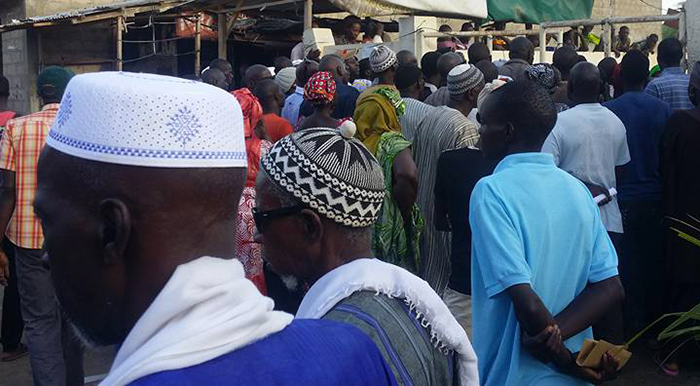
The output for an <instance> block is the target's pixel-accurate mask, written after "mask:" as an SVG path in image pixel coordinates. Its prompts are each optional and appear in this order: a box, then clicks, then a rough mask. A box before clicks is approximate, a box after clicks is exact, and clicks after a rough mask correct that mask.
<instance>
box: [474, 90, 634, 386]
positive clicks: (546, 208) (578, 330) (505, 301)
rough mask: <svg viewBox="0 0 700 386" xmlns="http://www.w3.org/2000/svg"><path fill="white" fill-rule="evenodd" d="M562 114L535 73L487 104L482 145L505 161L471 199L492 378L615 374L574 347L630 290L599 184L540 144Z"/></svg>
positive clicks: (597, 378)
mask: <svg viewBox="0 0 700 386" xmlns="http://www.w3.org/2000/svg"><path fill="white" fill-rule="evenodd" d="M556 116H557V115H556V109H555V107H554V103H553V102H552V100H551V98H550V96H549V94H548V93H547V92H546V91H545V90H544V89H542V88H540V87H539V86H537V85H536V84H534V83H530V82H527V81H516V82H511V83H508V84H506V85H505V86H503V87H501V88H500V89H498V90H496V91H494V92H493V93H492V94H491V96H489V97H488V99H487V100H486V101H485V102H484V105H483V106H482V108H481V110H480V120H481V124H482V126H481V141H482V150H483V152H484V154H485V155H486V156H487V157H489V158H492V159H496V160H501V161H500V163H499V164H498V166H497V167H496V170H495V172H494V174H493V175H492V176H489V177H485V178H483V179H482V180H481V181H479V183H478V184H477V186H476V188H475V189H474V192H473V193H472V197H471V202H470V215H469V220H470V224H471V228H472V232H473V236H472V311H473V328H474V333H473V336H474V340H473V343H474V349H475V351H476V353H477V356H478V358H479V376H480V378H481V382H482V385H487V386H488V385H498V386H501V385H534V384H537V385H557V386H559V385H585V384H587V382H591V383H599V382H602V381H605V380H608V379H611V378H613V377H614V376H615V370H616V367H617V360H615V359H614V358H613V357H612V356H609V355H607V354H606V355H605V356H604V360H603V367H602V369H599V370H592V369H585V368H582V367H579V366H577V365H576V363H575V361H574V356H573V354H572V352H577V351H579V349H580V348H581V346H582V344H583V341H584V339H586V338H592V337H593V335H592V332H591V328H590V326H591V325H592V324H593V323H595V322H596V321H597V320H598V319H600V317H601V316H602V315H603V314H604V313H605V312H606V311H607V310H608V308H609V307H610V306H611V305H613V304H616V303H619V301H620V300H621V299H622V297H623V296H624V291H623V289H622V285H621V284H620V281H619V278H618V273H617V255H616V254H615V249H614V248H613V245H612V242H611V241H610V238H609V236H608V233H607V232H606V230H605V227H604V226H603V223H602V222H601V220H600V214H599V210H598V207H597V206H596V204H595V203H594V201H593V199H592V198H591V194H590V192H589V191H588V189H587V188H586V187H585V186H584V184H583V183H581V182H580V181H579V180H577V179H576V178H574V177H573V176H571V175H569V174H568V173H566V172H565V171H563V170H561V169H559V168H557V167H556V166H555V165H554V160H553V157H552V155H551V154H546V153H540V152H539V150H540V148H541V147H542V143H543V142H544V140H545V139H546V138H547V135H548V134H549V132H550V131H551V130H552V128H553V127H554V124H555V122H556Z"/></svg>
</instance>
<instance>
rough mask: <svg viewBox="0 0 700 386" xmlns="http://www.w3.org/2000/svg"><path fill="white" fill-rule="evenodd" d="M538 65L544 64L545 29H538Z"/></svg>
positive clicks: (545, 52) (545, 50) (545, 53)
mask: <svg viewBox="0 0 700 386" xmlns="http://www.w3.org/2000/svg"><path fill="white" fill-rule="evenodd" d="M539 31H540V63H544V57H545V56H546V55H547V29H546V28H542V27H540V30H539Z"/></svg>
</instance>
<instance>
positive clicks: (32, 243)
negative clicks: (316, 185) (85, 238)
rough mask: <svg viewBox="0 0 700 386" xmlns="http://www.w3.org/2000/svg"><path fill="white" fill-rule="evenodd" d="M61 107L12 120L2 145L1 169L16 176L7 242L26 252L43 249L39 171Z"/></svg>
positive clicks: (55, 105) (50, 106) (50, 108)
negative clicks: (36, 211) (37, 201)
mask: <svg viewBox="0 0 700 386" xmlns="http://www.w3.org/2000/svg"><path fill="white" fill-rule="evenodd" d="M58 107H59V105H58V104H57V103H52V104H47V105H46V106H44V108H43V109H42V110H41V111H39V112H37V113H34V114H31V115H27V116H25V117H21V118H17V119H14V120H11V121H9V122H8V123H7V127H6V128H5V133H4V134H3V136H2V141H0V169H4V170H10V171H13V172H15V181H16V183H15V198H16V200H15V210H14V213H13V214H12V219H10V224H9V225H8V227H7V231H6V235H7V238H8V239H10V241H12V243H14V244H15V245H17V246H20V247H22V248H26V249H41V248H42V246H43V244H44V234H43V232H42V231H41V222H40V221H39V219H38V218H37V217H36V215H34V208H33V207H32V204H33V203H34V197H35V196H36V167H37V162H39V155H40V154H41V150H42V149H43V148H44V144H45V143H46V135H47V134H48V132H49V129H50V128H51V125H52V124H53V121H54V119H55V118H56V113H58Z"/></svg>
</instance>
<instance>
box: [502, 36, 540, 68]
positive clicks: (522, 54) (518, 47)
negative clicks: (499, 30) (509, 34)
mask: <svg viewBox="0 0 700 386" xmlns="http://www.w3.org/2000/svg"><path fill="white" fill-rule="evenodd" d="M508 49H509V50H510V58H511V59H522V60H524V61H526V62H528V63H530V64H532V62H533V60H534V58H535V46H534V45H532V42H531V41H530V39H528V38H526V37H523V36H520V37H517V38H515V39H513V40H512V41H511V42H510V44H509V45H508Z"/></svg>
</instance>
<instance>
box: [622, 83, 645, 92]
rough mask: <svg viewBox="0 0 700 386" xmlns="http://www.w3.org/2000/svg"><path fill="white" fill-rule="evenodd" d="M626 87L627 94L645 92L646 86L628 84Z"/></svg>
mask: <svg viewBox="0 0 700 386" xmlns="http://www.w3.org/2000/svg"><path fill="white" fill-rule="evenodd" d="M624 87H625V92H639V91H644V84H638V85H628V84H626V85H625V86H624Z"/></svg>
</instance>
